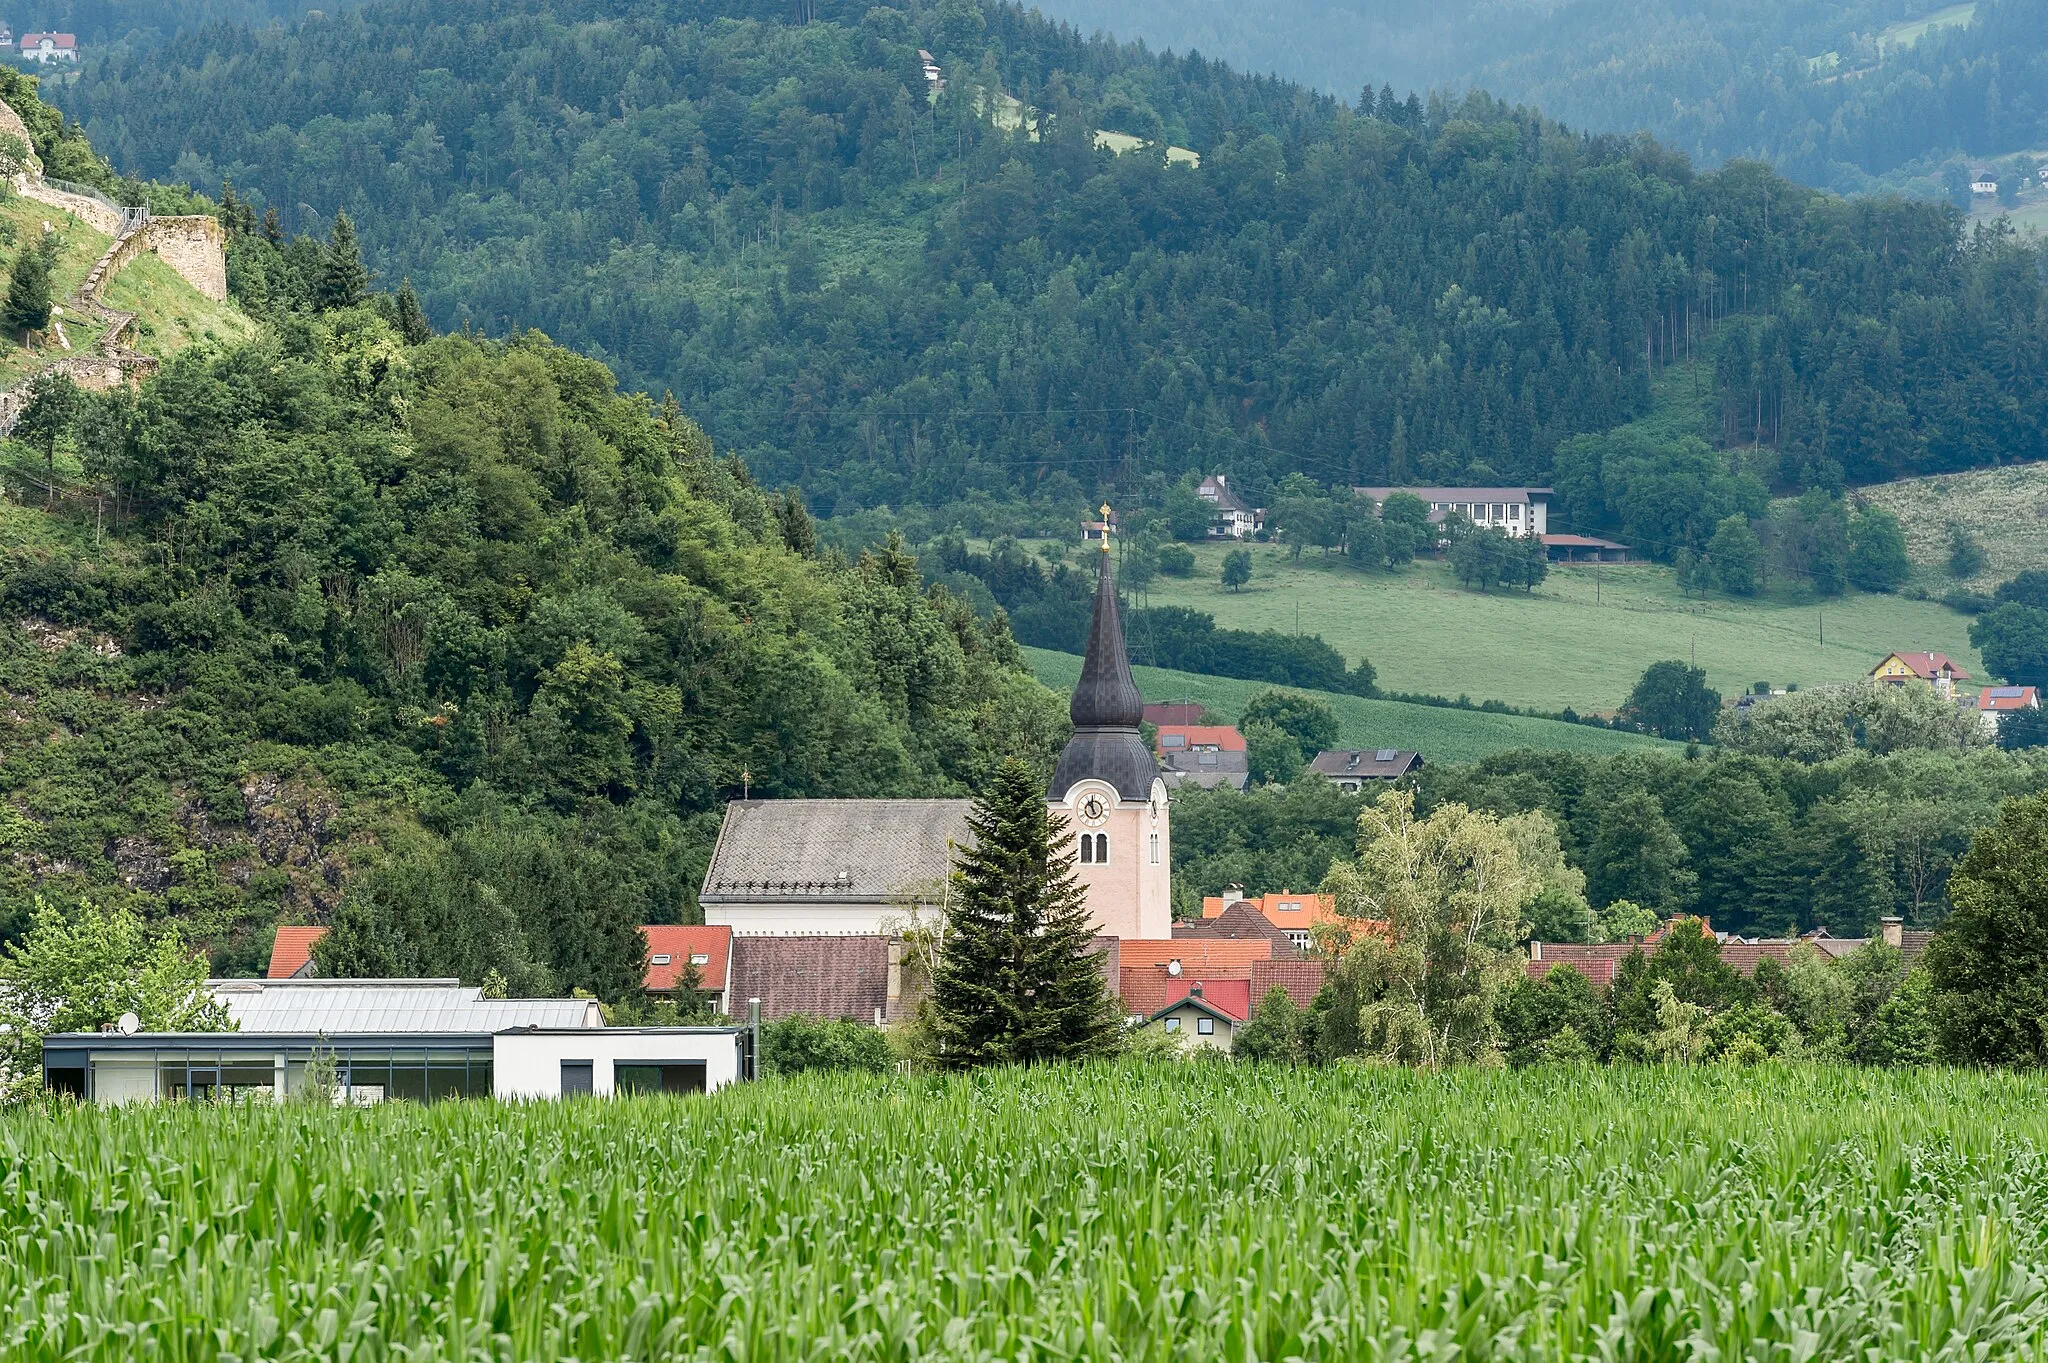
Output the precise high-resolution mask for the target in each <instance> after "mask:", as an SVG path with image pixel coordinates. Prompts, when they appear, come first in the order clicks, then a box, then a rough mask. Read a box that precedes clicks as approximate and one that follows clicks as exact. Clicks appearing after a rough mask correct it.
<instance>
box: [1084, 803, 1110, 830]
mask: <svg viewBox="0 0 2048 1363" xmlns="http://www.w3.org/2000/svg"><path fill="white" fill-rule="evenodd" d="M1108 817H1109V809H1108V807H1107V806H1105V805H1104V804H1103V803H1102V797H1101V796H1100V795H1090V796H1089V797H1088V798H1087V799H1085V800H1083V801H1081V822H1082V823H1085V824H1087V825H1088V826H1089V827H1090V828H1100V827H1102V821H1103V820H1104V819H1107V818H1108Z"/></svg>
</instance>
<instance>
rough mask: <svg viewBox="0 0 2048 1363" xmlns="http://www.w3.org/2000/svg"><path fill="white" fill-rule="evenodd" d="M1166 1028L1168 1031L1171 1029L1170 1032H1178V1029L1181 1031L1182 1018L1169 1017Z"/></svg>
mask: <svg viewBox="0 0 2048 1363" xmlns="http://www.w3.org/2000/svg"><path fill="white" fill-rule="evenodd" d="M1166 1030H1167V1031H1169V1032H1177V1031H1179V1030H1180V1019H1179V1018H1168V1019H1167V1020H1166Z"/></svg>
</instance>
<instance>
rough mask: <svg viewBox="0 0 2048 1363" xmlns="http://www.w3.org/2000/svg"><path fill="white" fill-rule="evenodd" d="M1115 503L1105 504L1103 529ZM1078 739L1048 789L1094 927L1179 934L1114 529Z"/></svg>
mask: <svg viewBox="0 0 2048 1363" xmlns="http://www.w3.org/2000/svg"><path fill="white" fill-rule="evenodd" d="M1108 513H1109V509H1108V508H1107V507H1104V508H1103V521H1104V524H1105V526H1106V525H1107V523H1108V521H1109V514H1108ZM1069 713H1070V714H1071V715H1072V716H1073V720H1074V736H1073V737H1072V738H1070V739H1068V740H1067V746H1066V748H1065V749H1064V750H1063V751H1062V752H1061V753H1060V761H1059V766H1058V767H1057V768H1056V769H1055V770H1054V771H1053V777H1052V788H1051V790H1049V791H1048V792H1047V794H1046V799H1047V802H1048V803H1049V804H1050V805H1051V806H1052V809H1053V812H1054V813H1055V814H1058V815H1061V816H1063V817H1064V818H1065V819H1066V821H1067V827H1068V848H1069V854H1070V855H1071V856H1073V858H1074V861H1075V866H1074V869H1075V871H1076V872H1077V873H1078V874H1079V878H1080V881H1081V884H1082V885H1083V886H1084V887H1086V889H1087V891H1088V912H1089V915H1090V917H1092V918H1093V919H1094V922H1095V930H1096V931H1097V932H1099V933H1103V934H1104V935H1106V936H1111V937H1142V938H1163V937H1170V936H1172V935H1173V899H1172V883H1173V882H1172V872H1173V843H1172V840H1171V838H1170V837H1169V836H1168V832H1167V807H1166V782H1165V781H1163V780H1161V779H1160V776H1159V764H1158V763H1157V762H1155V761H1154V760H1153V758H1152V750H1151V749H1150V748H1148V747H1146V746H1145V740H1144V739H1143V738H1141V737H1140V736H1139V734H1138V724H1139V722H1140V721H1142V720H1143V719H1144V717H1145V702H1144V699H1143V698H1142V697H1140V696H1139V694H1138V684H1137V683H1136V682H1134V681H1132V680H1131V663H1130V658H1129V656H1128V655H1127V654H1126V653H1125V651H1124V622H1123V614H1122V612H1121V611H1120V610H1119V609H1118V608H1117V600H1116V581H1115V579H1114V578H1113V577H1112V576H1111V575H1110V568H1109V534H1108V531H1107V529H1105V531H1104V533H1103V537H1102V562H1101V564H1100V565H1099V567H1098V569H1097V572H1096V578H1095V617H1094V620H1093V621H1092V622H1091V623H1090V625H1089V628H1088V657H1087V660H1086V661H1084V662H1083V663H1082V664H1081V679H1080V681H1078V682H1076V683H1075V684H1074V700H1073V704H1072V706H1071V707H1070V708H1069Z"/></svg>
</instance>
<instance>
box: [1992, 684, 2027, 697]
mask: <svg viewBox="0 0 2048 1363" xmlns="http://www.w3.org/2000/svg"><path fill="white" fill-rule="evenodd" d="M2026 690H2027V688H2025V687H2024V686H1994V687H1992V688H1991V694H1992V695H1994V696H1996V697H1997V698H1998V699H2000V700H2018V699H2019V698H2020V697H2021V696H2023V695H2025V694H2026Z"/></svg>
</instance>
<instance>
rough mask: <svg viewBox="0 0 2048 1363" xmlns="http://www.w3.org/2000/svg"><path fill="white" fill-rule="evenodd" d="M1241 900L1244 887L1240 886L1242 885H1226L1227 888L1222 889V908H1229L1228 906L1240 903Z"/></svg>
mask: <svg viewBox="0 0 2048 1363" xmlns="http://www.w3.org/2000/svg"><path fill="white" fill-rule="evenodd" d="M1243 899H1244V886H1242V885H1228V886H1225V887H1224V890H1223V907H1224V908H1226V909H1227V908H1229V907H1230V906H1231V905H1232V904H1236V903H1239V902H1240V901H1242V900H1243Z"/></svg>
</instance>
